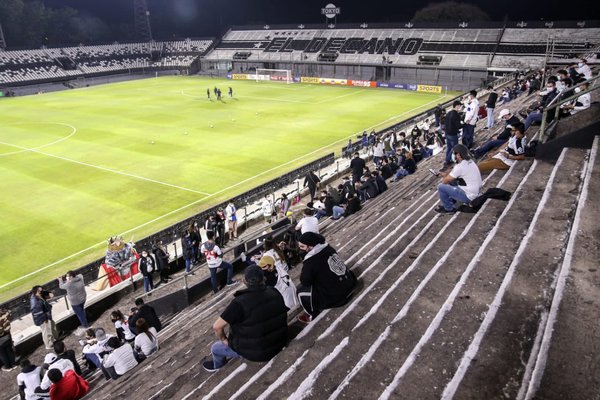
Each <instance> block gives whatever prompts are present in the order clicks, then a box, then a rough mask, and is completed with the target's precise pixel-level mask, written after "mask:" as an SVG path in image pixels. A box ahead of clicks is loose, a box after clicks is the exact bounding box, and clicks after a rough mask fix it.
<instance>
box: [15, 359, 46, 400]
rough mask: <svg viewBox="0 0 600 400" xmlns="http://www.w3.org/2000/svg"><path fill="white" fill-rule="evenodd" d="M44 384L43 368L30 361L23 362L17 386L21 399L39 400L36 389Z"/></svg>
mask: <svg viewBox="0 0 600 400" xmlns="http://www.w3.org/2000/svg"><path fill="white" fill-rule="evenodd" d="M41 383H42V368H41V367H38V366H35V365H33V364H31V362H30V361H29V360H28V359H24V360H21V372H20V373H19V375H17V386H19V394H20V396H21V399H25V400H37V399H39V397H38V395H37V394H36V393H35V388H37V387H38V386H40V384H41Z"/></svg>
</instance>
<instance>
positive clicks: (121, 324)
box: [110, 310, 135, 343]
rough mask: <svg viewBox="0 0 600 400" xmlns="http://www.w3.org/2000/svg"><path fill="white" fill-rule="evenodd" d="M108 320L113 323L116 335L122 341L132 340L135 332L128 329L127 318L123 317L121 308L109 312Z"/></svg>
mask: <svg viewBox="0 0 600 400" xmlns="http://www.w3.org/2000/svg"><path fill="white" fill-rule="evenodd" d="M110 320H111V321H112V322H113V323H114V324H115V330H116V332H117V337H118V338H119V340H121V341H123V342H129V343H131V342H133V340H134V339H135V334H134V333H133V332H131V329H129V320H128V319H125V315H123V313H122V312H121V310H114V311H113V312H111V313H110Z"/></svg>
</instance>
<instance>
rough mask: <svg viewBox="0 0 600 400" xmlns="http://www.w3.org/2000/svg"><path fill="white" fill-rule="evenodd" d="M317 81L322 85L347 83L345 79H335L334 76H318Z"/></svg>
mask: <svg viewBox="0 0 600 400" xmlns="http://www.w3.org/2000/svg"><path fill="white" fill-rule="evenodd" d="M319 83H320V84H323V85H344V86H345V85H347V84H348V80H347V79H336V78H319Z"/></svg>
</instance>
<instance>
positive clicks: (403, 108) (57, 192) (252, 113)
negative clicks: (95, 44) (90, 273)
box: [0, 77, 450, 300]
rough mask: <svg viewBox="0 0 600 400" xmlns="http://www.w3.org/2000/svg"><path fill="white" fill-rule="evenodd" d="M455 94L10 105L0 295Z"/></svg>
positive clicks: (188, 85) (265, 91) (171, 94)
mask: <svg viewBox="0 0 600 400" xmlns="http://www.w3.org/2000/svg"><path fill="white" fill-rule="evenodd" d="M215 85H217V86H219V87H221V89H222V90H223V93H224V94H225V92H226V89H227V87H228V86H232V87H233V88H234V98H233V99H230V98H229V97H227V96H224V99H223V101H222V102H218V101H216V100H215V99H214V98H213V100H212V101H208V100H207V98H206V89H207V88H211V89H212V88H213V87H214V86H215ZM449 97H450V94H449V95H448V96H447V97H444V96H442V95H435V94H428V93H417V92H408V91H399V90H390V89H373V88H351V87H334V86H319V85H299V84H297V85H286V84H279V83H266V82H262V83H257V82H248V81H225V80H215V79H205V78H199V77H164V78H153V79H145V80H138V81H129V82H122V83H117V84H110V85H104V86H97V87H91V88H82V89H77V90H69V91H63V92H56V93H48V94H43V95H36V96H28V97H21V98H18V97H17V98H7V99H2V100H1V101H0V110H1V112H0V126H1V127H2V129H1V130H0V181H1V182H2V187H3V190H2V196H1V197H0V221H2V222H1V223H0V271H1V273H0V291H1V293H0V299H3V300H6V299H7V298H8V297H11V296H13V295H16V294H19V293H21V292H23V291H25V290H28V289H29V288H30V287H31V286H32V285H33V284H36V283H44V282H46V281H48V280H49V279H53V278H55V277H56V276H58V275H59V274H62V273H64V272H65V271H66V270H68V269H70V268H76V267H79V266H81V265H83V264H85V263H86V262H89V261H90V260H93V259H95V258H98V257H101V256H102V255H103V254H104V250H105V246H104V243H103V242H104V241H105V240H106V238H107V237H109V236H111V235H115V234H118V233H122V232H126V234H125V238H126V239H127V240H129V239H131V238H134V239H139V238H142V237H143V236H145V235H148V234H150V233H152V232H155V231H157V230H159V229H161V228H164V227H167V226H169V225H171V224H173V223H174V222H176V221H178V220H181V219H183V218H185V217H188V216H190V215H193V214H195V213H197V212H199V211H200V210H202V209H204V208H207V207H208V206H210V205H214V204H217V203H219V202H222V201H224V200H226V199H228V198H230V197H232V196H234V195H235V194H237V193H240V192H243V191H245V190H247V189H249V188H252V187H255V186H257V185H259V184H261V183H263V182H265V181H268V180H270V179H273V178H275V177H277V176H279V175H281V174H282V173H284V172H286V171H289V170H292V169H294V168H296V167H298V166H300V165H302V164H305V163H307V162H309V161H311V160H312V159H315V158H318V157H319V156H321V155H323V154H325V153H326V152H328V151H332V150H335V151H336V152H339V150H340V148H341V147H342V146H343V145H344V144H345V143H346V142H347V139H348V137H349V136H351V135H352V136H353V135H354V134H355V133H357V132H359V131H362V130H363V129H370V128H371V127H375V128H379V127H382V126H387V125H391V124H393V123H395V122H398V121H401V120H404V119H406V118H408V117H410V116H411V115H414V114H416V113H419V112H421V111H423V110H425V109H427V108H430V107H432V106H434V105H435V104H437V103H438V102H440V101H442V100H444V99H447V98H449ZM257 113H258V114H257ZM212 126H214V127H212ZM74 254H77V255H76V256H73V257H70V258H67V257H69V256H71V255H74ZM65 258H67V259H65ZM63 259H65V260H64V261H60V260H63ZM51 264H53V265H52V266H50V265H51ZM27 274H32V275H30V276H28V275H27ZM23 277H24V278H23ZM18 278H22V279H21V280H18V281H17V282H14V281H15V280H17V279H18Z"/></svg>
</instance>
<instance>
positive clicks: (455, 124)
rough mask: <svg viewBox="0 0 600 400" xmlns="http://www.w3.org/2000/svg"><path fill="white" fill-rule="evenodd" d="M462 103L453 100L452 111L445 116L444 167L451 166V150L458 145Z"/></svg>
mask: <svg viewBox="0 0 600 400" xmlns="http://www.w3.org/2000/svg"><path fill="white" fill-rule="evenodd" d="M461 107H462V103H461V102H460V101H458V100H454V102H453V103H452V110H450V111H449V112H448V114H446V162H445V164H444V167H447V166H450V165H451V164H452V149H453V148H454V146H456V145H457V144H458V133H459V131H460V128H461V123H460V114H459V113H458V112H459V111H460V108H461Z"/></svg>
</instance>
